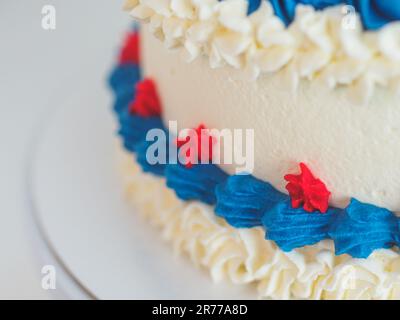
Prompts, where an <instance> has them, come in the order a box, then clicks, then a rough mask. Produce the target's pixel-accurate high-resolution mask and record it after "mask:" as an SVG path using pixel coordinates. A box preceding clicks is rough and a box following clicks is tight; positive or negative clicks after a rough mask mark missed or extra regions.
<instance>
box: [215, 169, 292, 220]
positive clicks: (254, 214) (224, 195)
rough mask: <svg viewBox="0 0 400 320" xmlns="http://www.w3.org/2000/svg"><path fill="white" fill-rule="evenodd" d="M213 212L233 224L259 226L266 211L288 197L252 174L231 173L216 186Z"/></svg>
mask: <svg viewBox="0 0 400 320" xmlns="http://www.w3.org/2000/svg"><path fill="white" fill-rule="evenodd" d="M216 196H217V200H218V201H217V205H216V207H215V213H216V214H217V215H218V216H220V217H223V218H225V219H226V220H227V221H228V222H229V223H230V224H231V225H232V226H234V227H236V228H247V227H255V226H261V225H262V222H261V219H262V216H263V214H264V212H265V211H267V210H269V209H270V208H271V207H273V206H274V205H276V203H278V202H280V201H283V200H284V199H286V198H287V196H286V195H284V194H283V193H281V192H279V191H277V190H275V189H274V188H273V187H272V186H271V185H270V184H268V183H265V182H263V181H261V180H259V179H257V178H255V177H253V176H251V175H233V176H230V177H229V178H228V179H227V180H226V181H225V183H222V184H220V185H218V186H217V189H216Z"/></svg>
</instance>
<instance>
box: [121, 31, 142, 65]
mask: <svg viewBox="0 0 400 320" xmlns="http://www.w3.org/2000/svg"><path fill="white" fill-rule="evenodd" d="M139 55H140V54H139V33H138V32H131V33H128V34H127V36H126V37H125V41H124V45H123V47H122V50H121V52H120V55H119V62H120V63H121V64H124V63H134V64H139V62H140V56H139Z"/></svg>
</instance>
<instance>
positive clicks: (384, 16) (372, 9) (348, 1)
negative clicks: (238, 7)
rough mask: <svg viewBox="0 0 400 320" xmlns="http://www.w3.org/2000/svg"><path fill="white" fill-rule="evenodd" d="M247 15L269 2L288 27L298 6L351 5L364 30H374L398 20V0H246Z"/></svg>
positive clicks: (399, 14)
mask: <svg viewBox="0 0 400 320" xmlns="http://www.w3.org/2000/svg"><path fill="white" fill-rule="evenodd" d="M220 1H222V0H220ZM247 1H248V3H249V5H248V14H252V13H253V12H254V11H256V10H257V9H258V8H259V7H260V5H261V2H262V1H269V2H270V3H271V5H272V7H273V8H274V12H275V14H276V15H277V16H278V17H279V18H280V19H281V20H282V21H283V22H284V23H285V25H287V26H288V25H289V24H290V23H291V22H292V21H293V19H294V17H295V13H296V6H297V5H298V4H304V5H310V6H312V7H313V8H315V9H316V10H323V9H325V8H327V7H331V6H336V5H340V4H343V5H351V6H353V7H354V9H355V10H356V11H357V12H358V13H359V14H360V16H361V20H362V22H363V25H364V28H365V29H367V30H375V29H379V28H381V27H383V26H384V25H386V24H387V23H389V22H393V21H399V20H400V1H399V0H390V1H389V0H247Z"/></svg>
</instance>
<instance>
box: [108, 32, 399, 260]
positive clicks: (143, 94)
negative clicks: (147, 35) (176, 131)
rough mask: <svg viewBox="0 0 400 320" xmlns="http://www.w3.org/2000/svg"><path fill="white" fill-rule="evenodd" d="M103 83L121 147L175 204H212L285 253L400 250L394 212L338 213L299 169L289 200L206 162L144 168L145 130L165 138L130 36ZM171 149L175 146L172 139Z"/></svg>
mask: <svg viewBox="0 0 400 320" xmlns="http://www.w3.org/2000/svg"><path fill="white" fill-rule="evenodd" d="M109 82H110V86H111V88H112V90H113V92H114V94H115V102H114V111H115V113H116V115H117V119H118V122H119V131H118V133H119V135H120V136H121V138H122V142H123V144H124V147H125V149H126V150H128V151H129V152H132V153H134V154H135V155H136V160H137V162H138V163H139V164H140V166H141V167H142V169H143V171H145V172H149V173H152V174H155V175H157V176H163V177H165V180H166V184H167V186H168V187H169V188H171V189H173V190H174V191H175V193H176V195H177V196H178V197H179V198H180V199H182V200H184V201H193V200H194V201H200V202H202V203H205V204H208V205H211V206H213V207H214V208H215V209H214V211H215V214H216V215H217V216H219V217H222V218H224V219H225V220H226V221H227V223H229V224H230V225H231V226H233V227H235V228H252V227H263V228H264V230H265V238H266V239H268V240H272V241H274V242H275V243H276V244H277V245H278V246H279V247H280V248H281V249H282V250H283V251H286V252H288V251H291V250H293V249H295V248H300V247H304V246H308V245H313V244H316V243H318V242H320V241H322V240H325V239H331V240H333V242H334V245H335V253H336V254H337V255H340V254H349V255H351V256H352V257H355V258H367V257H368V256H369V255H370V254H371V253H372V252H373V251H374V250H376V249H383V248H391V247H394V246H398V245H399V244H400V224H399V221H400V219H399V218H398V217H396V215H395V214H394V213H392V212H390V211H389V210H387V209H384V208H380V207H377V206H374V205H371V204H366V203H362V202H360V201H358V200H356V199H352V200H351V201H350V204H349V205H348V206H347V207H346V208H344V209H339V208H333V207H329V206H328V199H329V195H330V192H329V191H328V190H327V188H326V186H325V184H324V183H323V182H322V181H321V180H319V179H318V178H315V177H314V176H313V174H312V172H311V171H310V169H309V168H308V167H307V166H306V165H305V164H303V163H300V169H301V172H300V173H299V174H298V175H293V174H291V175H287V176H285V177H284V179H285V180H286V181H287V182H288V184H287V190H288V193H289V195H287V194H284V193H281V192H280V191H278V190H276V189H275V188H274V187H273V186H272V185H270V184H269V183H268V182H265V181H261V180H259V179H257V178H256V177H254V176H252V175H244V174H243V175H228V174H227V173H225V172H224V171H223V170H222V169H220V168H219V167H218V166H217V165H215V164H212V163H208V164H203V163H199V164H192V163H190V161H189V162H188V163H186V165H183V164H180V163H178V164H154V165H153V164H149V163H148V161H147V160H146V151H147V148H148V147H149V145H150V144H151V142H149V141H146V134H147V132H148V131H149V130H150V129H155V128H157V129H161V130H163V131H165V133H166V136H169V133H168V130H167V129H166V128H165V126H164V124H163V121H162V119H161V113H162V108H161V99H160V97H159V96H158V93H157V88H156V83H155V82H154V81H153V80H151V79H149V78H146V79H143V77H142V74H141V70H140V59H139V35H138V32H137V31H132V32H130V33H129V35H128V36H127V38H126V41H125V43H124V45H123V48H122V50H121V53H120V59H119V62H118V65H117V66H116V67H115V68H114V70H113V72H112V74H111V76H110V79H109ZM201 128H204V126H199V128H197V129H198V130H199V129H201ZM181 142H182V141H181ZM175 143H177V144H178V145H179V144H180V143H179V138H178V137H177V138H176V140H175ZM183 144H184V143H183ZM183 144H182V143H181V145H183ZM165 150H166V151H165V152H168V148H165ZM198 154H199V155H200V154H202V152H201V150H199V152H198ZM187 156H188V157H189V158H190V157H193V155H190V154H187ZM165 157H166V159H167V158H168V155H165ZM200 160H201V159H200Z"/></svg>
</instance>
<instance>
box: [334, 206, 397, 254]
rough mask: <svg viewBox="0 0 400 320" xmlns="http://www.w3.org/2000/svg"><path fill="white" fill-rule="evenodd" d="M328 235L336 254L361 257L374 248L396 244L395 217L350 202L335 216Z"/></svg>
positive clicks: (385, 210) (380, 210)
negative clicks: (332, 241) (333, 243)
mask: <svg viewBox="0 0 400 320" xmlns="http://www.w3.org/2000/svg"><path fill="white" fill-rule="evenodd" d="M329 235H330V237H331V238H332V239H333V240H334V242H335V250H336V254H338V255H339V254H342V253H348V254H350V255H351V256H353V257H356V258H365V257H368V256H369V255H370V254H371V253H372V251H373V250H375V249H380V248H390V247H392V246H394V245H395V244H396V242H397V243H399V228H398V218H397V217H396V216H395V215H394V214H393V213H391V212H390V211H389V210H387V209H383V208H379V207H376V206H373V205H370V204H366V203H362V202H360V201H357V200H355V199H352V200H351V203H350V205H349V206H348V207H347V208H346V209H345V210H344V212H342V213H341V214H339V215H337V216H336V219H335V221H334V222H333V223H332V225H331V228H330V231H329Z"/></svg>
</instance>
